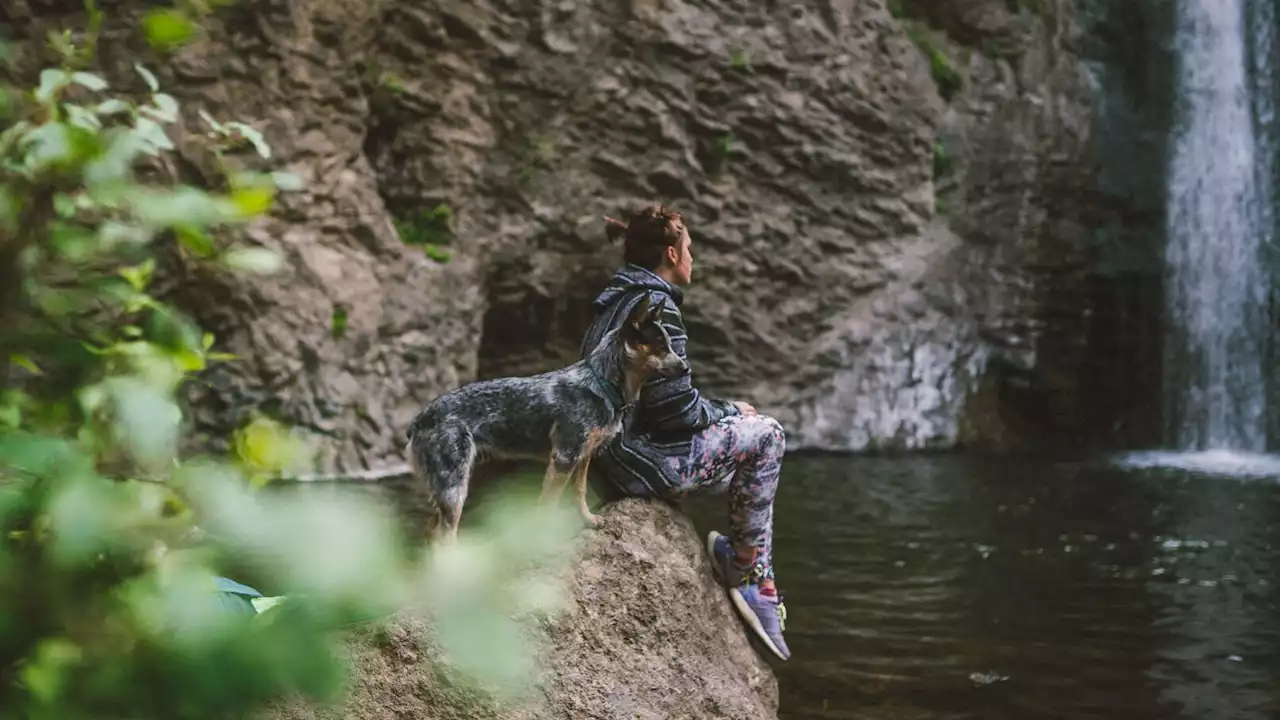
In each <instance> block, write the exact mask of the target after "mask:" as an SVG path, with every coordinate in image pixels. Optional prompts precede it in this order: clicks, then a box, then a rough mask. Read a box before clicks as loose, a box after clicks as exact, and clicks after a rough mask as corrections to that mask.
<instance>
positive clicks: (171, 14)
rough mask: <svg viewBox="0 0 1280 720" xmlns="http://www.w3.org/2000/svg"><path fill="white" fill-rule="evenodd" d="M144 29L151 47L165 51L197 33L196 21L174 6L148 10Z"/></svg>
mask: <svg viewBox="0 0 1280 720" xmlns="http://www.w3.org/2000/svg"><path fill="white" fill-rule="evenodd" d="M142 29H143V31H144V32H145V33H146V36H147V43H148V44H150V45H151V47H153V48H156V49H157V50H165V51H170V50H176V49H177V48H179V47H182V46H183V45H185V44H187V43H188V42H189V41H190V40H191V38H192V37H194V36H195V34H196V26H195V23H193V22H192V21H191V19H190V18H188V17H187V16H186V14H185V13H183V12H182V11H181V10H177V9H173V8H167V9H158V10H151V11H148V12H147V14H146V15H145V16H144V17H143V18H142ZM151 89H152V90H153V91H154V90H155V88H154V87H152V88H151Z"/></svg>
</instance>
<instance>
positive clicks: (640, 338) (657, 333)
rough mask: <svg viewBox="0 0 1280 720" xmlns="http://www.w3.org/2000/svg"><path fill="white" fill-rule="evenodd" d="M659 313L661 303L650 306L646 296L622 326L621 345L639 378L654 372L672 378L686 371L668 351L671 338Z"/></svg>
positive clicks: (681, 360) (677, 358)
mask: <svg viewBox="0 0 1280 720" xmlns="http://www.w3.org/2000/svg"><path fill="white" fill-rule="evenodd" d="M661 314H662V303H660V302H658V303H650V302H649V296H648V295H646V296H644V298H642V299H641V300H640V302H639V303H638V304H637V305H636V306H635V309H633V310H632V311H631V314H630V315H628V316H627V321H626V322H625V323H623V325H622V345H623V347H624V348H625V349H626V353H627V357H628V359H630V360H631V362H630V363H629V364H630V366H631V367H632V368H634V370H635V372H638V373H639V374H640V375H642V376H643V377H648V376H650V375H652V374H654V373H657V374H658V375H662V376H663V377H673V376H676V375H679V374H680V373H682V372H684V371H685V370H687V369H688V368H689V366H688V365H687V364H685V361H684V359H683V358H681V357H680V355H679V354H678V353H676V351H674V350H672V349H671V336H669V335H667V331H666V328H664V327H662V323H661V322H660V321H659V320H658V316H659V315H661Z"/></svg>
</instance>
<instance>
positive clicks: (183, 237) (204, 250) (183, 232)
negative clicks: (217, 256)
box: [175, 225, 214, 258]
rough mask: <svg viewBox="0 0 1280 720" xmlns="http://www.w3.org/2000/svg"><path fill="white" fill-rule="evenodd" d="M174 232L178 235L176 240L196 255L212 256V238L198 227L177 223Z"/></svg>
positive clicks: (202, 256) (200, 256) (201, 256)
mask: <svg viewBox="0 0 1280 720" xmlns="http://www.w3.org/2000/svg"><path fill="white" fill-rule="evenodd" d="M175 232H176V234H177V236H178V242H180V243H182V246H183V247H185V248H186V249H187V250H190V251H191V252H192V253H193V254H194V255H195V256H196V257H199V258H209V257H213V253H214V247H213V239H212V238H210V237H209V235H208V234H207V233H205V232H204V231H203V230H201V229H200V228H198V227H193V226H191V225H179V226H177V227H176V228H175Z"/></svg>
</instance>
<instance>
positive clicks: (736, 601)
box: [729, 588, 787, 661]
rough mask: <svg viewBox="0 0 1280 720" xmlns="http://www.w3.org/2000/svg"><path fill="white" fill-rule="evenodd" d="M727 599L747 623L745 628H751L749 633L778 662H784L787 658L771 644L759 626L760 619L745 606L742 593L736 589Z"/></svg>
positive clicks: (732, 590)
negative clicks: (767, 649) (753, 634)
mask: <svg viewBox="0 0 1280 720" xmlns="http://www.w3.org/2000/svg"><path fill="white" fill-rule="evenodd" d="M729 599H730V600H732V601H733V606H734V607H735V608H736V609H737V610H738V616H739V617H741V618H742V619H743V620H744V621H745V622H746V623H747V627H749V628H751V631H752V632H754V633H755V634H756V637H757V638H759V639H760V642H762V643H764V646H765V647H767V648H769V652H771V653H773V654H774V656H775V657H777V658H778V659H779V660H783V661H785V660H786V659H787V656H786V655H783V654H782V651H781V650H779V649H778V646H777V645H774V644H773V640H771V639H769V633H766V632H765V631H764V626H763V625H761V624H760V618H758V617H756V613H755V611H754V610H752V609H751V606H750V605H748V604H747V599H746V598H744V597H742V593H741V592H740V591H739V590H738V588H731V589H730V590H729Z"/></svg>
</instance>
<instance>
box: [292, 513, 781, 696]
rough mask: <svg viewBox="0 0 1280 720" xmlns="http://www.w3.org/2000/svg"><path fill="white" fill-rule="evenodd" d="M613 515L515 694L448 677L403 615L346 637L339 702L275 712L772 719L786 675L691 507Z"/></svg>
mask: <svg viewBox="0 0 1280 720" xmlns="http://www.w3.org/2000/svg"><path fill="white" fill-rule="evenodd" d="M604 518H605V524H604V526H603V527H602V529H601V530H599V531H592V532H590V533H588V534H586V535H585V536H584V539H583V541H582V545H581V549H580V552H579V555H578V562H577V563H575V564H574V566H573V568H572V570H571V577H570V582H569V587H570V595H571V597H570V601H569V603H568V609H567V610H566V612H565V613H564V614H563V615H561V616H559V617H557V618H556V619H555V620H554V621H553V622H551V623H550V625H549V627H548V628H547V629H546V630H545V631H543V630H538V631H535V634H536V640H537V642H539V643H541V644H542V647H543V648H544V653H543V655H542V663H541V667H540V670H541V672H542V677H541V681H540V687H539V691H538V692H537V693H535V694H534V696H533V698H531V699H530V700H528V701H526V702H525V703H522V704H521V705H520V706H511V705H505V706H504V705H500V704H498V703H496V702H494V701H492V700H489V699H486V698H485V696H483V695H481V694H478V693H476V692H475V691H474V690H469V689H468V688H467V687H466V685H465V684H460V683H457V682H452V681H450V676H449V674H448V673H447V672H444V670H446V668H447V659H444V658H442V657H441V654H440V652H439V649H438V648H437V647H435V646H434V644H433V643H432V641H431V631H430V628H429V626H428V625H427V624H424V623H423V622H421V621H420V620H415V619H413V618H409V617H404V618H399V619H397V620H395V621H393V622H391V623H390V624H389V625H388V626H386V627H385V628H382V629H375V630H369V631H364V632H360V633H357V634H355V635H354V636H353V637H351V638H350V641H349V642H348V645H347V647H348V649H349V652H350V657H351V661H352V667H353V673H354V677H353V682H352V684H351V692H350V694H349V696H348V697H347V699H346V701H345V703H344V705H343V706H342V707H340V708H331V709H321V708H315V707H309V706H307V705H304V704H301V703H298V704H294V705H290V706H287V707H283V708H281V709H280V710H279V711H278V712H276V713H272V714H271V717H272V718H273V719H274V720H317V719H318V718H346V719H352V720H364V719H365V718H368V719H369V720H372V719H374V718H379V719H381V718H389V717H396V718H413V719H414V720H439V719H442V718H502V719H504V720H514V719H515V718H521V719H525V718H547V719H548V720H550V719H551V718H556V719H559V718H601V719H602V720H613V719H617V720H624V719H625V720H635V718H641V719H642V720H658V719H660V718H688V719H689V720H699V719H701V718H706V719H708V720H710V719H712V718H714V719H715V720H763V719H764V718H775V717H776V716H777V709H778V685H777V681H776V679H775V678H774V676H773V672H772V671H771V670H770V669H769V666H768V665H767V664H766V663H765V662H764V661H763V660H762V659H761V658H760V656H759V655H758V654H757V653H756V651H755V650H754V649H753V648H752V645H751V644H750V643H749V642H748V640H747V636H746V632H745V630H744V629H743V627H742V624H741V622H740V621H739V620H738V617H737V615H736V614H735V613H734V611H733V609H732V608H731V607H730V605H729V601H728V598H727V597H726V595H725V592H724V590H723V589H721V588H720V587H719V586H718V585H716V584H715V581H714V580H712V576H711V566H710V564H709V563H708V561H707V557H706V553H705V552H704V550H703V548H702V543H701V542H699V540H698V535H697V533H696V532H695V530H694V528H693V524H692V523H691V522H690V521H689V519H688V518H687V517H685V515H683V514H682V513H680V512H679V511H678V510H676V509H675V508H673V507H671V506H669V505H665V504H660V503H652V502H647V501H639V500H626V501H623V502H620V503H615V504H613V505H610V506H608V507H607V508H606V509H605V510H604ZM654 588H662V589H663V591H662V592H661V593H655V592H654V591H653V590H654Z"/></svg>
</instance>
